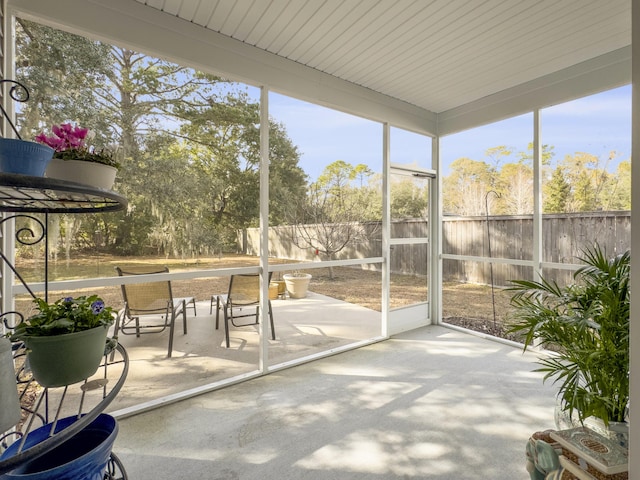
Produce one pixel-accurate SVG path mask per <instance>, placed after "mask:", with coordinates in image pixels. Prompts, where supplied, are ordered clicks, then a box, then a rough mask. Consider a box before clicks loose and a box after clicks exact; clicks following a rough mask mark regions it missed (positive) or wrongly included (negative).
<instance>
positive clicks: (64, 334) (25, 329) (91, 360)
mask: <svg viewBox="0 0 640 480" xmlns="http://www.w3.org/2000/svg"><path fill="white" fill-rule="evenodd" d="M34 302H35V303H36V305H37V308H38V313H36V314H35V315H32V316H31V317H29V318H28V319H27V320H26V321H24V322H21V323H20V324H18V325H17V326H16V328H15V329H14V331H13V333H10V334H9V337H10V339H11V341H13V342H17V341H22V342H24V344H25V347H26V348H27V361H28V362H29V367H30V368H31V372H32V374H33V377H34V378H35V379H36V380H37V381H38V383H39V384H40V385H42V386H43V387H60V386H63V385H69V384H72V383H76V382H79V381H81V380H83V379H85V378H88V377H90V376H91V375H93V374H94V373H95V372H96V370H97V369H98V366H99V365H100V362H101V360H102V357H103V356H104V351H105V346H106V337H107V330H108V329H109V326H110V325H111V324H112V323H113V321H114V317H113V309H112V308H111V307H106V306H105V305H104V302H103V301H102V300H101V299H100V298H99V297H98V296H97V295H92V296H90V297H86V296H81V297H77V298H72V297H66V298H61V299H60V300H58V301H56V302H55V303H51V304H49V303H47V302H45V301H44V300H43V299H41V298H36V299H35V300H34Z"/></svg>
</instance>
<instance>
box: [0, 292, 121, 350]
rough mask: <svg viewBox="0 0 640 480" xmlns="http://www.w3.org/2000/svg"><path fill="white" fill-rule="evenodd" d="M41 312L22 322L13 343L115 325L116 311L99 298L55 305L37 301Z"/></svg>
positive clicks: (72, 299) (12, 334) (73, 299)
mask: <svg viewBox="0 0 640 480" xmlns="http://www.w3.org/2000/svg"><path fill="white" fill-rule="evenodd" d="M34 303H35V304H36V305H37V307H38V313H36V314H35V315H32V316H31V317H29V318H28V319H27V320H25V321H24V322H21V323H20V324H19V325H18V326H17V327H16V328H15V329H14V331H13V333H11V334H10V335H9V336H10V338H11V341H14V342H15V341H18V340H24V339H25V338H28V337H43V336H53V335H63V334H66V333H74V332H81V331H83V330H89V329H92V328H95V327H99V326H105V327H106V326H109V325H111V324H112V323H113V321H114V319H113V309H112V308H111V307H106V306H105V304H104V302H103V301H102V299H101V298H99V297H98V296H97V295H92V296H90V297H86V296H81V297H77V298H72V297H65V298H61V299H59V300H58V301H56V302H55V303H47V302H45V301H44V300H43V299H41V298H36V299H34Z"/></svg>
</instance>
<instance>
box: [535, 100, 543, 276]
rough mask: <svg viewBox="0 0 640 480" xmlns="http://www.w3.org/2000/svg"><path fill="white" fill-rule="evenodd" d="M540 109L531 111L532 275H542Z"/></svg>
mask: <svg viewBox="0 0 640 480" xmlns="http://www.w3.org/2000/svg"><path fill="white" fill-rule="evenodd" d="M540 128H541V122H540V110H534V111H533V277H534V279H535V278H541V277H542V268H541V265H542V259H543V254H544V252H543V251H542V248H543V244H542V176H541V172H542V143H541V139H540Z"/></svg>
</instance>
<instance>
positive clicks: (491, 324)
mask: <svg viewBox="0 0 640 480" xmlns="http://www.w3.org/2000/svg"><path fill="white" fill-rule="evenodd" d="M139 263H145V264H148V263H154V264H158V265H167V266H168V267H169V269H170V271H171V272H179V271H187V270H193V269H217V268H232V267H241V266H249V265H256V264H257V259H256V258H255V257H246V256H240V255H229V256H224V257H213V258H206V259H199V260H186V261H185V260H181V259H167V258H160V257H157V258H149V257H145V258H143V259H141V258H138V257H136V258H126V257H110V256H102V257H87V258H83V259H80V260H74V261H73V262H72V264H70V265H67V264H66V263H65V262H63V261H58V262H53V263H50V266H49V269H50V278H54V279H68V278H78V277H85V278H87V277H99V276H113V275H114V269H115V266H117V265H131V264H139ZM21 267H22V268H21V270H22V272H23V273H22V274H23V275H24V276H25V278H26V279H28V280H29V281H38V280H39V278H38V276H39V275H40V274H41V273H40V272H42V265H41V264H40V263H38V262H35V261H23V262H21ZM308 273H311V274H312V275H313V279H312V281H311V285H310V287H309V288H310V289H311V290H312V291H314V292H316V293H320V294H323V295H327V296H330V297H333V298H338V299H340V300H344V301H346V302H350V303H355V304H359V305H362V306H364V307H367V308H370V309H372V310H377V311H380V310H381V300H380V294H379V292H380V289H381V275H380V273H379V272H375V271H369V270H363V269H361V268H359V267H357V268H354V267H335V268H333V269H332V271H330V270H329V268H318V269H312V270H309V271H308ZM280 278H281V274H280V273H278V272H276V273H274V274H273V277H272V279H273V280H278V279H280ZM227 287H228V277H227V276H224V277H217V278H207V279H192V280H179V281H173V282H172V289H173V294H174V296H177V297H181V296H195V298H196V299H197V300H198V301H202V300H209V299H210V298H211V295H213V294H220V293H224V292H226V289H227ZM94 293H95V294H98V295H100V296H101V297H102V298H103V299H104V301H105V303H106V304H107V305H112V306H114V308H115V309H119V308H120V307H121V305H122V295H121V292H120V287H103V288H91V289H86V290H82V291H74V292H60V291H57V292H56V291H52V292H50V294H49V298H50V299H52V300H55V299H57V298H61V297H64V296H68V295H72V296H77V295H91V294H94ZM426 294H427V286H426V282H425V279H424V278H421V277H415V276H410V275H392V277H391V295H390V297H391V307H392V308H395V307H400V306H403V305H407V304H411V303H414V302H419V301H424V300H425V298H426ZM509 298H510V296H509V292H506V291H504V289H499V288H495V289H494V291H493V292H492V291H491V288H490V287H489V286H486V285H472V284H463V283H452V282H447V283H445V284H444V285H443V320H444V321H445V322H447V323H451V324H454V325H459V326H462V327H465V328H469V329H472V330H477V331H480V332H484V333H488V334H490V335H495V336H499V337H504V338H511V339H514V340H515V338H513V337H509V336H508V335H507V334H506V333H505V327H504V322H505V321H506V319H507V318H508V312H509ZM494 305H495V315H494ZM17 310H18V311H21V312H24V313H25V314H26V315H28V314H29V313H28V312H29V311H31V310H32V308H31V300H30V298H29V297H28V296H26V295H25V296H23V297H22V298H21V299H19V301H18V302H17Z"/></svg>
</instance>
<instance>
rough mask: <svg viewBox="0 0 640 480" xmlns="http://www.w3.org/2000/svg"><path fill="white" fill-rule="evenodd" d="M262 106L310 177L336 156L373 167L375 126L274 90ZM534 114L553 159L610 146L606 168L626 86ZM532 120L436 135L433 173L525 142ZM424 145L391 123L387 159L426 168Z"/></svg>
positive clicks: (622, 150)
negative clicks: (437, 161)
mask: <svg viewBox="0 0 640 480" xmlns="http://www.w3.org/2000/svg"><path fill="white" fill-rule="evenodd" d="M269 108H270V113H271V116H272V117H273V118H275V119H276V120H277V121H279V122H281V123H283V124H284V125H285V127H286V130H287V133H288V135H289V137H290V138H291V139H292V140H293V142H294V144H296V145H297V146H298V148H299V150H300V152H301V162H300V165H301V166H302V168H303V169H304V170H305V171H306V172H307V173H308V174H309V175H310V176H311V177H312V178H315V177H317V175H318V174H319V173H320V172H321V171H322V169H323V168H324V167H325V166H326V165H328V164H330V163H332V162H334V161H336V160H344V161H346V162H348V163H351V164H353V165H356V164H359V163H364V164H367V165H370V167H371V168H372V169H373V170H374V171H378V172H379V171H380V168H381V156H382V154H381V152H382V125H381V124H379V123H376V122H372V121H369V120H366V119H362V118H359V117H356V116H353V115H348V114H345V113H342V112H338V111H335V110H331V109H328V108H323V107H318V106H316V105H313V104H310V103H306V102H301V101H299V100H295V99H292V98H289V97H286V96H283V95H278V94H271V96H270V101H269ZM541 119H542V140H543V143H545V144H549V145H553V146H554V152H555V157H554V160H555V161H558V160H561V159H563V158H564V156H565V155H567V154H573V153H575V152H577V151H579V152H587V153H591V154H594V155H597V156H600V157H601V158H603V159H606V158H607V157H608V155H609V152H610V151H612V150H615V151H617V152H618V154H619V155H618V157H617V159H616V161H615V162H614V164H613V165H610V167H609V168H610V169H613V168H615V166H616V165H617V163H618V162H619V161H620V160H626V159H629V158H630V156H631V86H625V87H621V88H617V89H614V90H610V91H608V92H603V93H600V94H597V95H592V96H590V97H585V98H582V99H579V100H576V101H572V102H568V103H564V104H561V105H556V106H553V107H549V108H547V109H544V110H543V111H542V113H541ZM532 120H533V115H532V114H526V115H522V116H519V117H516V118H511V119H508V120H505V121H501V122H497V123H494V124H491V125H487V126H483V127H479V128H475V129H472V130H468V131H466V132H461V133H458V134H455V135H451V136H448V137H444V138H443V140H442V148H441V155H442V160H443V166H444V168H443V170H442V172H440V173H441V174H443V175H446V174H447V173H448V172H447V170H448V169H447V168H446V166H447V165H448V164H450V163H451V162H452V161H454V160H455V159H457V158H460V157H469V158H472V159H474V160H487V158H486V156H485V151H486V150H487V149H489V148H492V147H496V146H499V145H506V146H508V147H513V148H515V149H516V151H521V150H525V149H526V147H527V144H528V143H529V142H531V141H532ZM430 150H431V148H430V140H429V139H426V138H425V137H423V136H421V135H416V134H413V133H410V132H403V131H401V130H399V129H392V134H391V156H392V161H394V162H398V163H411V162H416V163H417V164H418V165H420V166H422V167H426V168H430V166H431V165H430V160H429V155H430ZM514 159H515V158H514Z"/></svg>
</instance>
